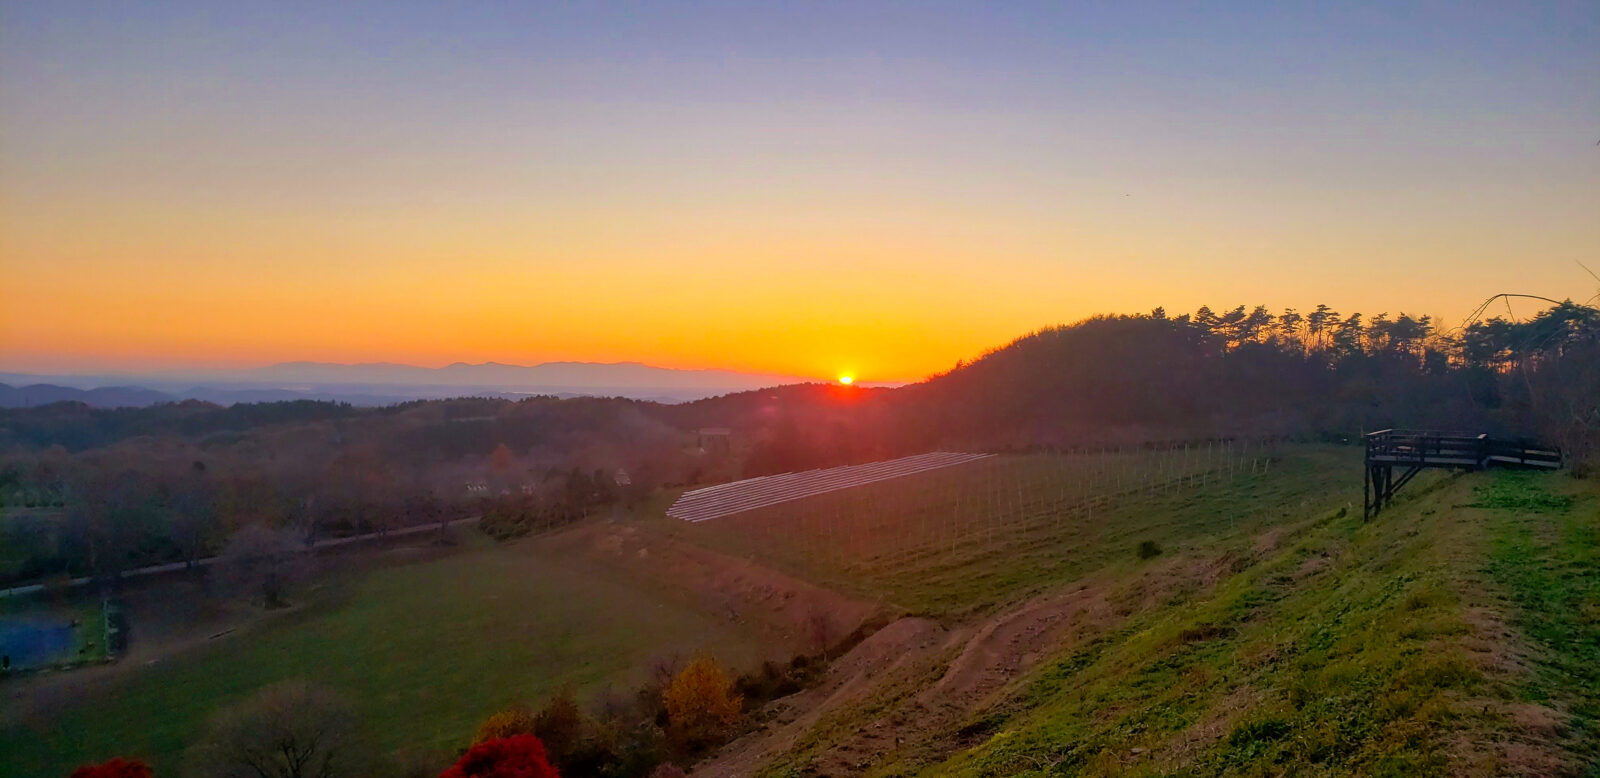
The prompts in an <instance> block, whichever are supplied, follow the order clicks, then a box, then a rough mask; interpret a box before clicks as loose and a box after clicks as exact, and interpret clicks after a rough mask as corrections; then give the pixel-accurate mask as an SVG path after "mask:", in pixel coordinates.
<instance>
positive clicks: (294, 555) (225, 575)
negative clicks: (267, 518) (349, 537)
mask: <svg viewBox="0 0 1600 778" xmlns="http://www.w3.org/2000/svg"><path fill="white" fill-rule="evenodd" d="M309 569H310V552H309V551H308V550H307V549H306V547H305V545H304V544H303V543H301V542H300V540H299V538H298V537H297V533H295V532H294V531H293V530H287V529H271V528H268V527H263V526H261V525H259V524H252V525H250V526H248V527H245V528H244V529H242V530H239V531H238V532H237V533H235V534H234V536H233V537H232V538H231V539H229V540H228V545H227V546H226V547H225V548H223V550H222V555H221V560H220V564H219V565H218V572H219V574H220V577H221V578H222V580H223V581H224V583H225V584H227V585H229V586H230V588H233V589H235V590H236V591H242V592H246V593H248V596H251V597H252V598H254V597H255V596H257V595H259V596H260V598H261V604H262V605H263V606H264V607H267V608H282V607H284V606H285V605H288V601H287V600H285V599H284V594H285V593H286V592H287V590H288V587H289V584H290V583H292V582H293V581H295V580H298V579H299V578H302V577H304V576H305V575H306V573H307V572H309Z"/></svg>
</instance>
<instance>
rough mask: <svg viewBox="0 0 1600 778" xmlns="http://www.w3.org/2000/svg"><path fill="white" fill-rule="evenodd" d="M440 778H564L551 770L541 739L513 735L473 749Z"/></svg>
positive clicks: (486, 741)
mask: <svg viewBox="0 0 1600 778" xmlns="http://www.w3.org/2000/svg"><path fill="white" fill-rule="evenodd" d="M439 778H561V775H560V774H559V773H557V772H556V768H554V767H551V766H550V760H549V758H547V757H546V756H545V753H544V743H543V742H541V741H540V740H539V738H537V737H534V736H533V735H513V736H511V737H506V738H500V739H498V740H485V741H483V742H482V743H479V744H477V745H475V746H473V747H472V748H470V749H468V750H467V753H466V754H464V755H462V757H461V761H459V762H456V764H455V766H454V767H451V768H450V769H448V770H446V771H444V772H443V773H441V774H440V775H439Z"/></svg>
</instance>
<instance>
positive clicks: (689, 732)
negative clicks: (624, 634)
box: [662, 657, 744, 751]
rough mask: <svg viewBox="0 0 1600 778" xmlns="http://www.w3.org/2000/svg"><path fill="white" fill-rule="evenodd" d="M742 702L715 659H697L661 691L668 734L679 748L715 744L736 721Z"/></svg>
mask: <svg viewBox="0 0 1600 778" xmlns="http://www.w3.org/2000/svg"><path fill="white" fill-rule="evenodd" d="M743 703H744V701H743V699H742V698H741V697H740V696H739V695H738V694H736V693H735V692H734V690H733V681H732V680H731V679H729V678H728V674H727V672H725V671H724V670H723V669H722V666H721V665H719V664H717V660H715V659H712V658H711V657H701V658H699V659H696V660H694V661H693V662H690V663H689V666H688V667H685V668H683V671H682V672H680V673H678V675H677V676H676V677H674V678H673V679H672V684H671V685H669V686H668V687H667V690H666V692H665V693H663V694H662V704H663V705H664V706H665V707H666V709H667V734H668V736H670V737H671V738H672V740H673V742H674V743H675V744H676V745H678V746H679V747H680V748H683V749H686V750H690V751H693V750H697V749H700V748H705V747H707V746H714V745H718V744H720V743H722V742H723V741H724V740H726V739H727V737H728V736H729V735H730V734H732V732H733V728H734V727H735V726H737V725H738V723H739V717H740V715H741V709H742V707H743Z"/></svg>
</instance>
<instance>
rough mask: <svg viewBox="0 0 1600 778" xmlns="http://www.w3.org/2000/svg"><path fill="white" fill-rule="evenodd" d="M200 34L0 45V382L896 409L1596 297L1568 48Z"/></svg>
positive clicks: (610, 26) (277, 23)
mask: <svg viewBox="0 0 1600 778" xmlns="http://www.w3.org/2000/svg"><path fill="white" fill-rule="evenodd" d="M91 5H92V4H91ZM190 5H191V4H189V3H186V2H181V1H180V0H175V1H174V2H173V3H172V4H170V5H163V6H161V7H160V8H159V9H148V8H142V7H133V6H123V5H118V4H110V5H105V6H95V7H83V8H78V7H75V6H70V5H55V4H37V5H18V6H13V7H10V8H8V9H7V24H6V25H4V26H0V36H3V39H0V105H3V106H4V108H5V110H3V111H0V270H3V273H4V278H3V282H0V371H13V372H34V373H101V372H135V371H145V370H161V369H178V368H209V367H251V366H259V365H264V364H270V363H274V362H281V361H298V360H314V361H331V362H378V361H388V362H403V363H410V364H417V365H427V366H438V365H443V364H448V363H451V362H456V361H466V362H482V361H498V362H505V363H518V364H533V363H538V362H544V361H553V360H582V361H598V362H610V361H639V362H644V363H648V364H654V365H659V366H664V367H679V368H724V369H733V370H741V371H750V372H761V373H773V374H781V375H791V376H799V377H806V378H816V379H823V380H832V379H835V378H837V377H838V376H840V375H846V374H848V375H852V376H854V377H855V378H856V379H857V380H860V381H866V382H871V381H905V380H915V379H918V378H921V377H923V376H926V375H928V374H930V373H934V372H938V371H942V370H945V369H948V368H949V367H951V366H952V365H953V364H954V363H955V362H956V361H957V360H958V359H971V358H973V357H975V356H977V355H979V354H981V353H982V352H983V351H985V350H987V349H990V348H993V347H996V346H1000V345H1003V344H1004V343H1006V342H1008V341H1010V340H1011V339H1013V338H1015V337H1017V336H1020V335H1022V334H1025V333H1027V332H1029V331H1031V330H1034V329H1037V328H1039V327H1043V326H1048V325H1052V324H1059V323H1066V322H1070V321H1074V320H1077V319H1080V318H1083V317H1085V316H1089V315H1092V314H1096V313H1134V312H1145V311H1149V310H1150V309H1152V308H1154V307H1156V306H1164V307H1166V308H1167V309H1168V310H1169V311H1171V312H1172V313H1174V314H1177V313H1182V312H1187V311H1192V310H1194V309H1195V308H1196V307H1198V306H1200V305H1203V304H1204V305H1210V306H1212V307H1214V308H1231V307H1233V306H1236V305H1241V304H1243V305H1255V304H1265V305H1268V306H1269V307H1272V308H1273V309H1274V310H1279V309H1281V308H1283V307H1285V306H1292V307H1295V308H1298V309H1300V310H1302V311H1304V310H1306V309H1309V308H1311V307H1313V306H1315V305H1316V304H1317V303H1327V304H1328V305H1331V306H1333V307H1335V308H1336V309H1338V310H1341V311H1343V312H1345V313H1349V312H1353V311H1361V312H1363V313H1366V314H1368V315H1371V314H1374V313H1379V312H1389V313H1391V314H1394V313H1399V312H1401V311H1406V312H1410V313H1413V314H1422V313H1426V314H1432V315H1434V316H1436V317H1438V318H1439V320H1440V321H1441V323H1443V324H1445V325H1447V326H1454V325H1455V324H1458V323H1459V321H1460V319H1461V317H1463V316H1465V315H1466V314H1467V313H1468V312H1469V311H1471V310H1472V309H1473V308H1475V307H1476V306H1477V305H1478V303H1479V302H1480V301H1482V300H1483V299H1484V298H1486V297H1487V296H1489V295H1492V294H1495V293H1497V292H1525V293H1532V294H1540V295H1545V296H1549V297H1555V298H1563V297H1572V298H1575V299H1578V300H1580V301H1581V300H1584V299H1587V298H1589V297H1590V296H1591V295H1593V294H1595V292H1596V291H1597V286H1600V284H1597V283H1596V282H1595V280H1594V279H1593V278H1591V277H1590V276H1589V275H1588V274H1586V273H1585V272H1584V271H1583V270H1582V269H1581V268H1580V267H1579V266H1578V263H1580V262H1582V263H1585V264H1587V265H1588V266H1589V267H1591V268H1594V269H1595V270H1596V271H1600V218H1596V214H1600V185H1597V183H1596V182H1597V181H1600V148H1596V147H1595V146H1594V141H1595V138H1594V137H1593V132H1594V127H1595V125H1594V123H1593V119H1594V118H1595V117H1596V116H1600V45H1594V44H1595V42H1596V41H1595V37H1596V36H1595V34H1594V33H1595V31H1596V30H1600V17H1597V16H1596V15H1594V14H1587V15H1585V14H1584V13H1581V12H1580V11H1581V9H1572V8H1567V7H1559V8H1554V9H1552V10H1551V11H1550V13H1549V14H1546V15H1544V16H1541V15H1538V14H1523V13H1520V12H1516V11H1513V10H1511V9H1497V8H1477V9H1472V10H1471V11H1470V12H1466V11H1463V10H1462V9H1448V10H1446V9H1439V10H1437V11H1433V10H1429V11H1426V12H1424V11H1420V10H1419V11H1415V12H1407V14H1399V15H1398V16H1395V15H1394V14H1390V13H1388V12H1383V11H1375V10H1372V9H1353V8H1352V9H1342V10H1340V11H1337V12H1334V11H1330V10H1327V9H1325V8H1322V7H1319V6H1315V5H1305V6H1303V7H1302V6H1300V5H1296V4H1283V5H1276V4H1275V5H1272V6H1270V8H1271V9H1272V10H1271V12H1267V11H1265V10H1262V9H1255V10H1249V11H1246V10H1242V9H1241V10H1237V11H1235V10H1228V9H1214V10H1213V11H1211V12H1207V13H1202V12H1200V11H1197V10H1195V9H1186V10H1185V9H1176V8H1174V9H1167V10H1164V11H1162V12H1160V13H1147V12H1146V11H1143V10H1139V9H1134V8H1122V7H1120V6H1107V7H1104V8H1099V7H1096V8H1062V7H1058V6H1050V5H1041V6H1039V7H1037V8H1032V9H1029V10H1028V12H1026V13H1024V12H1021V11H1015V12H1008V13H1000V12H998V11H993V12H991V11H988V10H986V9H984V8H983V7H982V6H970V7H968V6H960V5H956V6H952V7H950V8H944V9H942V10H940V11H938V12H932V11H927V10H923V11H911V10H908V9H905V8H901V7H898V6H891V5H885V6H882V7H878V6H875V5H872V4H867V5H857V4H847V5H842V6H838V7H832V6H829V7H827V8H819V9H814V10H813V12H808V13H807V14H803V15H801V16H799V17H794V18H791V17H790V16H789V15H788V14H789V12H788V11H784V10H782V9H770V8H762V9H753V8H740V7H738V6H733V7H730V8H722V7H718V8H711V9H704V10H703V11H681V12H680V11H679V10H677V9H674V8H672V7H668V6H662V7H655V6H650V5H649V4H645V5H643V6H640V7H638V8H633V9H629V10H625V11H624V10H618V9H592V8H582V7H567V6H560V5H554V6H547V5H542V4H532V5H530V6H528V7H525V8H470V9H468V8H459V7H453V6H437V5H431V4H425V3H405V2H402V3H393V4H385V5H383V6H381V8H382V10H383V12H382V14H376V13H373V12H372V11H373V10H374V9H367V10H365V11H363V10H361V9H358V8H345V7H327V6H321V5H318V4H308V5H306V6H305V7H303V8H302V7H297V8H295V9H293V10H292V11H291V10H285V11H284V12H282V13H272V14H263V13H258V12H254V11H249V10H248V9H236V8H224V7H220V6H210V5H208V4H198V3H197V4H193V6H192V7H190ZM868 6H871V8H872V9H874V10H873V12H872V13H870V14H867V15H866V16H859V15H858V14H861V13H864V10H863V9H866V8H867V7H868ZM524 16H526V17H527V18H523V17H524ZM380 17H381V18H380ZM902 17H904V18H902ZM1391 17H1393V18H1391ZM774 31H781V32H782V34H781V35H780V34H774ZM1534 310H1535V309H1533V308H1531V307H1529V306H1526V305H1525V304H1519V310H1518V311H1517V314H1518V315H1529V314H1531V313H1532V312H1533V311H1534Z"/></svg>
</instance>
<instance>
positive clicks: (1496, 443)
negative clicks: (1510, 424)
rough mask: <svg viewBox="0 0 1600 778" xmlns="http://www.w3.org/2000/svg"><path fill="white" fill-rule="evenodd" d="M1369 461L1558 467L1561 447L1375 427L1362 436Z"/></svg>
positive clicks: (1414, 463)
mask: <svg viewBox="0 0 1600 778" xmlns="http://www.w3.org/2000/svg"><path fill="white" fill-rule="evenodd" d="M1366 444H1367V455H1366V459H1367V462H1369V463H1380V464H1397V465H1406V464H1410V465H1422V466H1433V467H1465V468H1471V469H1483V468H1487V467H1517V468H1535V469H1546V470H1553V469H1556V468H1559V467H1561V465H1562V456H1561V449H1560V448H1557V447H1554V446H1547V445H1544V444H1541V443H1538V442H1537V441H1531V440H1526V439H1521V438H1491V437H1489V436H1488V435H1486V434H1480V435H1472V434H1463V433H1449V432H1430V431H1419V430H1393V429H1390V430H1378V431H1377V432H1370V433H1368V434H1367V436H1366Z"/></svg>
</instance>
